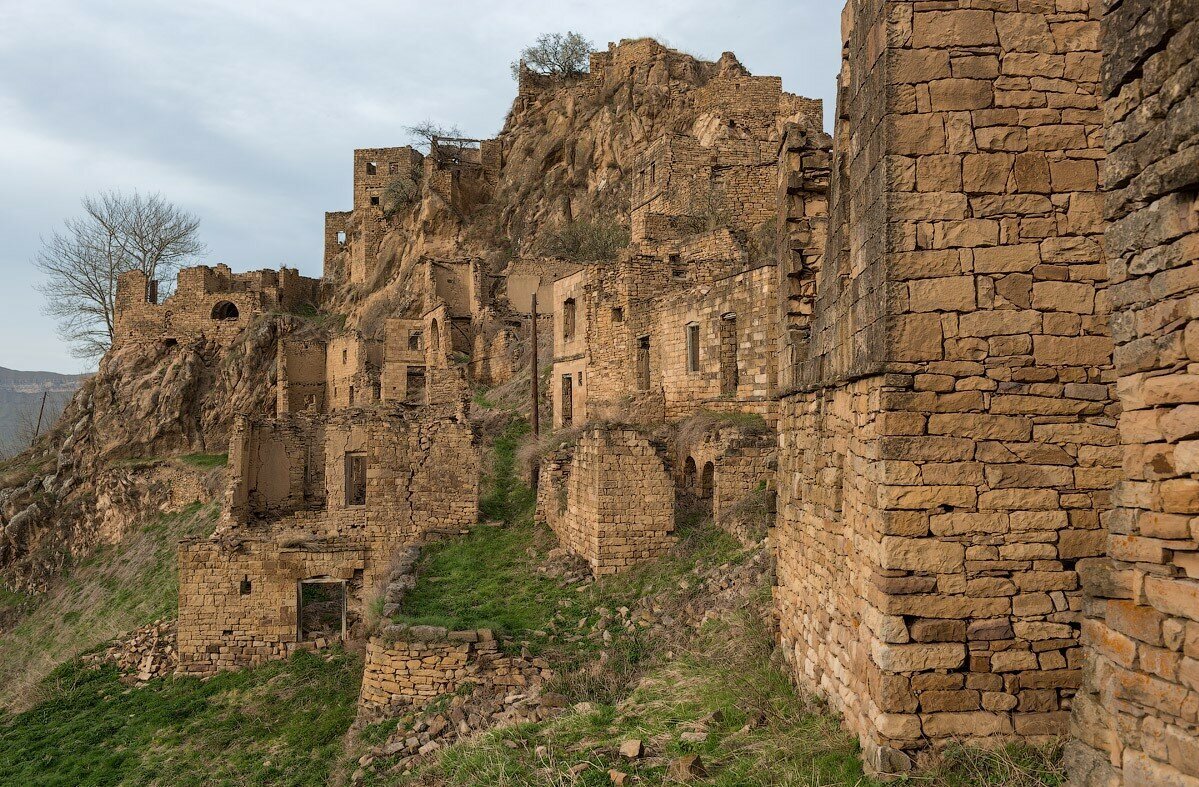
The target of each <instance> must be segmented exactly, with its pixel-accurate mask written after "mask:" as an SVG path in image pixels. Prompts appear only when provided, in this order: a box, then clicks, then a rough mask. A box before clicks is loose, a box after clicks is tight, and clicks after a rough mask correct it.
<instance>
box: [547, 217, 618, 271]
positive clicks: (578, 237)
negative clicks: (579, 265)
mask: <svg viewBox="0 0 1199 787" xmlns="http://www.w3.org/2000/svg"><path fill="white" fill-rule="evenodd" d="M628 245H629V230H628V228H626V227H624V226H622V225H621V224H620V223H619V222H617V221H615V220H613V219H597V220H595V221H586V220H580V221H572V222H570V223H569V224H564V225H561V226H559V227H554V228H550V229H548V230H545V231H543V232H542V234H541V242H540V243H539V244H538V250H539V251H540V252H541V253H542V254H544V255H546V256H549V257H561V258H563V259H567V260H574V261H576V262H608V261H610V260H614V259H616V255H617V254H619V253H620V250H621V249H623V248H624V247H625V246H628Z"/></svg>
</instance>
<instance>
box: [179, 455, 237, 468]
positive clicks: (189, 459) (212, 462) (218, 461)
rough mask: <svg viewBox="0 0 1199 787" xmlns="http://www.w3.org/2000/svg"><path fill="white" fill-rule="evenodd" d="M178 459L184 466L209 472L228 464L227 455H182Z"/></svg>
mask: <svg viewBox="0 0 1199 787" xmlns="http://www.w3.org/2000/svg"><path fill="white" fill-rule="evenodd" d="M179 459H180V461H182V462H183V463H184V464H187V465H191V466H192V467H198V468H200V469H201V470H211V469H213V468H215V467H224V466H225V465H227V464H229V454H184V455H183V456H181V457H179Z"/></svg>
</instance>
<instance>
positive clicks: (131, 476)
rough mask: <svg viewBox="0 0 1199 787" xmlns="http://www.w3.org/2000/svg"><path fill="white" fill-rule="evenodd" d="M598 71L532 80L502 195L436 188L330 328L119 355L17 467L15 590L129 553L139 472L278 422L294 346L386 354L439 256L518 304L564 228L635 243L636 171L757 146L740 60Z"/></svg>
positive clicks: (2, 567)
mask: <svg viewBox="0 0 1199 787" xmlns="http://www.w3.org/2000/svg"><path fill="white" fill-rule="evenodd" d="M593 64H598V65H599V66H602V69H600V70H597V71H594V72H593V73H591V74H588V75H585V76H583V77H580V78H576V79H572V80H567V81H561V80H553V79H547V78H544V77H538V76H537V75H534V74H525V75H523V76H522V78H521V81H520V86H519V95H518V96H517V98H516V100H515V102H514V103H513V106H512V109H511V111H510V112H509V114H508V117H507V119H506V122H505V124H504V127H503V131H502V132H501V135H500V136H501V141H502V146H503V150H504V164H503V166H502V168H501V169H500V172H499V176H498V180H497V182H496V183H494V184H491V186H490V188H489V189H488V193H487V194H482V193H480V194H473V193H471V192H469V190H459V192H458V197H457V198H456V199H447V198H446V197H445V196H444V191H439V190H438V189H437V188H435V187H434V185H433V184H431V183H430V182H428V180H427V179H426V180H425V181H424V182H422V183H420V184H419V191H418V192H417V193H416V194H415V195H414V197H413V198H412V199H410V200H407V201H405V202H404V203H403V204H402V205H401V206H400V207H399V208H398V209H396V210H394V211H392V212H391V214H390V215H389V216H388V217H387V219H386V222H387V225H386V232H385V234H384V237H383V239H382V241H381V243H380V244H379V250H378V254H377V259H374V260H373V261H372V264H371V265H370V268H371V271H372V274H371V275H370V276H369V277H368V279H367V280H366V281H365V282H361V283H357V284H351V283H350V282H348V281H345V280H342V279H339V278H338V277H337V276H330V277H328V278H326V279H325V280H324V281H323V282H322V293H321V299H322V303H321V311H322V312H323V315H322V316H320V317H318V318H317V319H316V320H312V319H305V318H302V317H299V316H296V315H270V316H264V317H263V318H260V319H258V320H256V321H255V322H254V323H253V324H252V325H251V326H250V327H248V328H247V329H246V330H245V331H243V332H242V334H241V335H240V336H239V337H238V338H237V340H236V341H235V342H233V343H232V344H231V345H229V344H226V345H224V346H223V347H222V346H218V345H217V344H215V343H212V342H205V341H203V340H201V341H198V342H195V343H192V344H190V345H187V344H179V345H172V346H167V345H165V344H160V345H151V344H146V343H140V344H137V345H130V346H127V347H123V348H120V349H118V350H114V351H112V352H110V353H109V354H108V355H107V356H106V357H105V358H104V359H103V361H102V362H101V364H100V368H99V371H98V372H97V374H96V375H95V376H94V377H92V378H91V379H89V380H88V381H87V382H86V383H85V384H84V385H83V386H82V387H81V388H80V390H79V391H78V393H77V394H76V395H75V397H74V399H73V400H72V401H71V403H70V405H69V406H68V407H67V408H66V410H65V411H64V413H63V415H62V417H61V419H60V420H59V421H58V423H57V424H56V425H55V426H54V428H53V429H52V430H51V431H50V432H49V433H48V434H46V435H45V436H44V437H43V438H41V439H40V440H39V441H38V443H37V444H36V445H35V446H34V447H33V448H32V449H30V450H28V451H26V452H25V453H23V454H22V455H20V456H18V457H16V458H14V459H11V460H9V461H8V462H7V463H5V464H4V465H0V472H2V475H0V580H2V581H3V584H4V585H6V586H8V587H11V588H14V589H23V590H36V589H39V588H42V587H44V586H45V584H46V582H47V580H48V579H49V578H50V577H52V576H53V575H54V574H55V573H56V572H57V571H59V570H60V569H61V568H62V567H63V566H64V565H65V564H66V563H68V562H69V561H70V560H71V559H72V557H77V556H79V555H81V554H84V553H86V552H87V551H88V550H90V549H91V548H92V547H93V546H94V545H95V544H97V543H100V542H102V541H107V540H114V539H119V538H120V536H121V533H122V532H123V530H124V528H125V527H127V525H128V523H130V522H132V521H135V520H136V519H137V518H138V517H139V516H141V515H142V514H144V513H145V512H146V511H147V510H153V509H154V508H155V507H157V506H158V504H159V502H160V499H161V497H162V494H163V493H162V490H161V489H159V488H156V487H154V485H153V484H148V482H147V481H146V477H147V476H146V474H145V473H142V472H140V470H141V469H144V468H145V467H146V466H147V464H152V463H153V460H155V459H159V458H162V457H165V456H169V455H172V454H180V453H189V452H192V453H221V452H224V451H225V450H226V444H227V436H228V429H229V426H230V424H231V422H232V420H233V418H234V416H235V415H237V414H258V413H268V412H272V411H273V403H274V401H275V387H274V383H275V378H274V375H275V357H276V346H277V341H278V338H279V335H280V333H281V332H283V331H292V332H294V331H311V332H313V333H314V334H317V333H321V332H325V331H327V326H329V325H339V326H340V325H342V324H344V325H345V327H346V328H349V329H357V330H360V331H362V332H363V333H364V334H365V335H367V336H370V337H372V338H381V335H382V329H383V324H384V318H385V317H387V316H391V315H395V314H400V313H403V312H404V311H406V310H411V309H412V308H413V307H414V306H415V305H416V304H417V303H418V302H419V282H416V281H414V271H415V270H417V263H418V262H419V261H420V260H421V259H422V258H423V257H427V256H438V255H445V256H452V257H454V258H459V259H460V258H464V257H473V258H481V259H484V260H486V261H487V263H488V268H489V273H491V274H492V275H493V280H494V281H498V282H501V283H500V284H499V285H498V286H499V291H498V292H495V293H493V296H494V298H495V300H496V302H498V303H500V304H502V303H503V302H504V299H505V293H504V291H503V284H502V282H503V276H502V275H503V273H504V272H505V271H506V269H507V267H508V265H509V263H510V262H511V260H513V259H515V258H516V257H518V256H537V255H539V254H548V253H549V252H547V251H546V249H547V247H549V246H552V242H553V239H554V238H555V237H556V236H557V235H558V234H560V233H561V232H562V230H563V228H564V227H569V226H571V225H572V224H573V225H575V226H579V225H584V226H590V227H593V228H594V227H600V228H601V229H599V230H596V231H600V232H608V233H610V234H612V235H614V236H615V238H616V245H623V244H624V243H627V238H628V234H627V232H628V230H627V227H628V222H629V195H630V184H631V179H632V176H633V163H634V158H635V156H636V155H637V153H638V151H640V150H641V149H643V148H644V146H645V145H646V144H647V143H648V142H650V141H651V140H653V139H655V138H657V137H659V136H661V135H663V134H667V133H687V134H690V135H692V136H694V137H695V138H697V139H699V140H700V142H701V144H711V143H712V142H713V141H714V140H717V139H720V138H723V137H727V136H730V135H732V136H736V135H741V134H746V133H749V132H748V131H747V130H746V129H745V128H743V127H742V126H743V125H744V120H743V119H738V120H737V121H736V122H735V121H734V120H733V119H732V117H731V116H730V117H725V116H724V115H722V111H721V109H720V107H721V103H720V102H719V101H713V100H712V98H711V96H706V95H705V94H704V93H703V91H704V90H705V88H706V86H708V85H709V84H710V83H712V81H713V80H714V79H716V78H718V77H724V78H726V79H727V78H729V77H734V78H735V77H737V76H740V75H745V74H747V72H746V71H745V70H744V68H743V67H742V66H741V64H740V63H739V62H737V60H736V58H735V57H733V56H732V55H731V54H726V55H724V56H723V57H722V58H721V59H720V60H719V61H718V62H704V61H700V60H697V59H696V58H694V57H692V56H690V55H686V54H683V53H679V52H675V51H673V50H670V49H667V48H666V47H664V46H662V45H660V44H658V43H657V42H654V41H651V40H638V41H625V42H622V43H621V44H620V45H619V46H617V47H614V48H610V49H609V51H608V52H601V53H597V56H596V58H593ZM783 96H784V102H786V101H788V100H791V99H795V106H794V109H795V113H796V114H797V115H798V114H801V113H802V112H804V111H810V107H804V106H802V104H801V102H802V100H800V99H797V98H796V97H793V96H789V95H788V94H783ZM782 109H783V110H785V109H786V107H782ZM787 119H788V118H787V117H786V112H785V111H784V112H781V113H780V112H772V113H770V114H769V116H768V117H767V118H766V120H765V121H764V122H766V123H769V124H771V125H773V126H777V127H778V129H779V130H780V131H781V128H782V125H783V123H784V122H785V121H786V120H787ZM753 133H756V134H759V135H760V134H761V129H755V130H754V132H753ZM314 220H315V217H314ZM622 234H623V237H621V235H622ZM330 316H332V317H333V318H332V319H329V317H330ZM343 320H344V322H343ZM160 480H161V479H160Z"/></svg>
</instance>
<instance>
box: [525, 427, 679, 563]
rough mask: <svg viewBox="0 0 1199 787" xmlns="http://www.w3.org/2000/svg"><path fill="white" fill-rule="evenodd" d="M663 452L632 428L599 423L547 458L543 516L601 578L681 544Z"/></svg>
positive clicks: (540, 503)
mask: <svg viewBox="0 0 1199 787" xmlns="http://www.w3.org/2000/svg"><path fill="white" fill-rule="evenodd" d="M661 452H664V449H662V448H660V447H656V446H655V445H653V443H651V442H650V440H649V439H647V438H646V437H645V436H644V435H642V434H641V433H640V432H638V431H636V430H634V429H630V428H619V427H615V428H601V427H592V428H590V429H587V430H586V431H584V433H583V434H582V436H581V437H580V438H579V441H578V443H577V444H576V445H574V446H572V447H570V448H569V449H566V450H565V451H562V452H560V453H557V454H555V455H553V456H551V457H550V458H549V459H547V460H546V461H545V462H544V463H543V467H542V470H541V476H540V481H539V483H538V487H537V516H538V519H539V520H540V521H542V522H545V523H546V524H548V525H549V526H550V527H551V528H552V529H553V531H554V533H555V534H556V535H557V536H558V539H559V541H561V543H562V546H563V547H565V548H566V549H567V550H568V551H570V552H571V553H573V554H576V555H579V556H580V557H582V558H583V559H585V560H586V561H587V562H588V563H589V564H590V565H591V570H592V571H593V572H594V573H595V574H596V575H597V576H598V575H602V574H614V573H616V572H618V571H621V570H622V569H625V568H628V567H629V566H632V565H635V564H636V563H640V562H643V561H645V560H650V559H652V558H655V557H660V556H662V555H663V554H665V553H666V551H667V550H668V549H670V547H671V546H672V545H673V544H674V541H675V539H674V503H675V494H674V483H673V482H672V481H671V478H670V474H669V473H668V472H667V469H666V464H665V462H664V461H663V459H662V456H661Z"/></svg>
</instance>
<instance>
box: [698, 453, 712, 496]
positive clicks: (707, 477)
mask: <svg viewBox="0 0 1199 787" xmlns="http://www.w3.org/2000/svg"><path fill="white" fill-rule="evenodd" d="M714 471H715V468H714V467H713V466H712V463H711V462H708V463H706V464H705V465H704V472H703V475H701V476H700V478H699V496H700V497H701V498H703V499H704V500H711V499H712V476H713V474H714Z"/></svg>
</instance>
